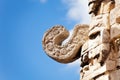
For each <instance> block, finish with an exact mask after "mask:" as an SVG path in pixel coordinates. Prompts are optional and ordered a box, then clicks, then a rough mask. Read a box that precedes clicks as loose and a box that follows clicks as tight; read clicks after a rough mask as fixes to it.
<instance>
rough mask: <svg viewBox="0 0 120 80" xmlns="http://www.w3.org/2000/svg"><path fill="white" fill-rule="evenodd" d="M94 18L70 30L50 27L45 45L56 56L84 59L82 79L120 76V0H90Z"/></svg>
mask: <svg viewBox="0 0 120 80" xmlns="http://www.w3.org/2000/svg"><path fill="white" fill-rule="evenodd" d="M88 1H89V3H88V6H89V14H90V15H91V22H90V24H89V25H85V24H83V25H77V26H75V28H74V30H73V35H72V37H71V38H70V40H69V41H68V42H67V43H66V44H64V45H63V44H62V41H63V40H64V39H66V38H67V37H68V35H69V32H68V31H67V30H66V29H65V28H64V27H63V26H61V25H57V26H54V27H53V28H51V29H49V30H48V31H47V32H46V33H45V35H44V37H43V48H44V50H45V51H46V53H47V55H48V56H50V57H51V58H52V59H54V60H56V61H58V62H61V63H69V62H73V61H75V60H76V59H78V58H80V59H81V67H82V69H81V71H80V76H81V77H80V78H81V79H80V80H120V0H88Z"/></svg>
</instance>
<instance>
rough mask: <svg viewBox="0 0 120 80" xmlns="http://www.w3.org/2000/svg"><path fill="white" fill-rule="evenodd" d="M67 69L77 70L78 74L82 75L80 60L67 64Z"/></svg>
mask: <svg viewBox="0 0 120 80" xmlns="http://www.w3.org/2000/svg"><path fill="white" fill-rule="evenodd" d="M66 69H69V70H70V69H76V73H77V74H80V59H78V60H76V61H74V62H72V63H69V64H67V66H66Z"/></svg>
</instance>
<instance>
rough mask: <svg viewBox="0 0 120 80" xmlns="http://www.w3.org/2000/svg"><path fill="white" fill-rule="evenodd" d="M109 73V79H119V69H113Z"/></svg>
mask: <svg viewBox="0 0 120 80" xmlns="http://www.w3.org/2000/svg"><path fill="white" fill-rule="evenodd" d="M109 74H110V79H109V80H120V70H115V71H113V72H111V73H109Z"/></svg>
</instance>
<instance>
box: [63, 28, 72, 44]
mask: <svg viewBox="0 0 120 80" xmlns="http://www.w3.org/2000/svg"><path fill="white" fill-rule="evenodd" d="M72 33H73V29H71V30H69V37H68V38H67V39H66V40H64V41H63V43H62V44H65V43H67V42H68V41H69V40H70V38H71V37H72Z"/></svg>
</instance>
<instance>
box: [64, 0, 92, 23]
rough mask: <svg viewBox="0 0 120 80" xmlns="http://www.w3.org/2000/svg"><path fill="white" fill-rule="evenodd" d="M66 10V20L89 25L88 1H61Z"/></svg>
mask: <svg viewBox="0 0 120 80" xmlns="http://www.w3.org/2000/svg"><path fill="white" fill-rule="evenodd" d="M62 2H63V3H64V4H65V5H66V7H67V8H68V11H67V19H68V20H74V21H76V22H80V23H89V18H90V17H89V14H88V0H62Z"/></svg>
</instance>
